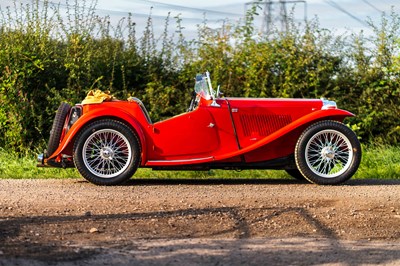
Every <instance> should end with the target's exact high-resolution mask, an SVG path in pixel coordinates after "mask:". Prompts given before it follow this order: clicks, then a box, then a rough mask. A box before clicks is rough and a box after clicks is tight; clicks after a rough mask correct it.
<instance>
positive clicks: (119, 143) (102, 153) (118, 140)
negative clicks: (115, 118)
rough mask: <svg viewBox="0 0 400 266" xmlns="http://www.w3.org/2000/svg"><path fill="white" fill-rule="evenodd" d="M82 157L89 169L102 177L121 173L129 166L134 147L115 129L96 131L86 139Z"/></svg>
mask: <svg viewBox="0 0 400 266" xmlns="http://www.w3.org/2000/svg"><path fill="white" fill-rule="evenodd" d="M82 157H83V161H84V163H85V166H86V167H87V168H88V170H89V171H90V172H91V173H93V174H95V175H97V176H99V177H102V178H111V177H115V176H117V175H119V174H120V173H122V172H123V171H125V169H126V168H127V167H128V165H129V162H130V160H131V157H132V149H131V146H130V145H129V142H128V140H127V138H126V137H125V136H124V135H122V134H121V133H120V132H118V131H116V130H113V129H102V130H99V131H97V132H94V133H93V134H92V135H90V136H89V138H88V139H87V140H86V142H85V144H84V145H83V149H82Z"/></svg>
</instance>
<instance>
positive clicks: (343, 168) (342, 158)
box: [295, 121, 361, 185]
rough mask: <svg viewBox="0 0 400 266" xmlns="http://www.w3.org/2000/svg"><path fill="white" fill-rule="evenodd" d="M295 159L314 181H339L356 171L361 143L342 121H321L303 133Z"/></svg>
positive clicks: (359, 159) (300, 168) (304, 173)
mask: <svg viewBox="0 0 400 266" xmlns="http://www.w3.org/2000/svg"><path fill="white" fill-rule="evenodd" d="M295 160H296V165H297V167H298V169H299V171H300V172H301V173H302V174H303V176H304V177H305V178H306V179H307V180H309V181H311V182H312V183H316V184H321V185H335V184H340V183H342V182H344V181H346V180H348V179H349V178H351V176H353V175H354V173H355V172H356V171H357V169H358V166H359V165H360V161H361V146H360V143H359V141H358V139H357V136H356V135H355V134H354V132H353V131H352V130H350V129H349V128H348V127H346V126H345V125H343V124H342V123H339V122H336V121H322V122H318V123H316V124H313V125H311V126H310V127H308V128H307V129H306V130H305V131H304V132H303V134H302V135H301V136H300V138H299V140H298V142H297V145H296V151H295Z"/></svg>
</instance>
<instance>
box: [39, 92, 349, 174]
mask: <svg viewBox="0 0 400 266" xmlns="http://www.w3.org/2000/svg"><path fill="white" fill-rule="evenodd" d="M216 103H217V104H218V105H219V107H215V106H213V105H212V101H211V100H207V99H205V98H201V99H200V102H199V106H198V107H197V108H196V109H195V110H193V111H191V112H186V113H183V114H180V115H177V116H174V117H172V118H169V119H167V120H164V121H161V122H157V123H151V122H150V121H148V119H147V118H146V116H145V114H144V111H143V110H142V109H141V107H140V106H139V104H138V103H136V102H128V101H112V102H104V103H100V104H90V105H84V106H83V114H82V116H81V117H80V118H79V119H78V120H77V122H75V124H74V125H73V126H72V127H71V129H70V130H69V131H68V132H67V133H66V134H65V136H63V138H62V140H61V143H60V146H59V148H58V149H57V150H56V151H55V152H54V154H52V155H51V156H49V158H47V159H46V160H47V161H48V160H55V161H56V162H59V161H60V160H61V157H62V155H69V156H71V155H72V149H73V145H74V141H75V139H76V137H77V134H79V131H80V130H81V129H82V127H84V126H85V125H87V124H88V123H90V122H91V121H95V120H98V119H103V118H112V119H117V120H119V121H122V122H124V123H126V124H127V125H129V126H130V127H131V128H132V129H133V130H134V131H135V132H136V134H137V135H138V138H139V140H140V144H141V147H142V160H141V166H142V167H162V166H166V167H168V166H179V165H194V164H200V163H209V162H224V163H229V162H231V163H233V162H243V161H245V162H246V163H247V162H248V163H252V162H263V161H267V160H271V159H277V158H282V157H285V156H288V155H291V154H293V152H294V148H295V144H296V142H297V139H298V138H299V136H300V134H301V133H302V131H303V130H304V129H305V128H306V127H307V126H308V125H310V124H311V123H314V122H316V121H319V120H326V119H331V120H338V121H342V120H343V119H344V118H345V117H347V116H353V114H352V113H350V112H347V111H344V110H340V109H336V108H328V109H326V110H321V108H322V101H321V100H304V99H246V98H221V99H217V100H216Z"/></svg>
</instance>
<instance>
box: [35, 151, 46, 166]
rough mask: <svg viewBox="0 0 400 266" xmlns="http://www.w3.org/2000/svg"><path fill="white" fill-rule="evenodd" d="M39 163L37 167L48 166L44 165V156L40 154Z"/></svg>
mask: <svg viewBox="0 0 400 266" xmlns="http://www.w3.org/2000/svg"><path fill="white" fill-rule="evenodd" d="M37 162H38V164H37V165H36V166H37V167H46V165H45V164H44V154H43V153H41V154H38V157H37Z"/></svg>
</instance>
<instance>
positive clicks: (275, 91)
mask: <svg viewBox="0 0 400 266" xmlns="http://www.w3.org/2000/svg"><path fill="white" fill-rule="evenodd" d="M77 3H79V4H80V5H81V6H79V8H77V6H76V4H77ZM67 9H68V14H69V15H68V16H67V17H65V16H62V15H61V11H60V10H59V9H58V8H57V7H54V6H52V5H50V4H49V3H48V2H47V1H44V2H43V1H39V0H34V1H32V2H31V3H30V4H28V5H20V6H19V5H18V4H17V3H15V7H14V8H13V10H11V9H6V8H4V7H2V9H1V15H0V20H1V23H0V25H2V27H0V72H1V75H0V147H3V148H7V149H12V150H14V151H17V152H19V151H23V150H26V149H27V148H28V149H30V148H33V147H38V145H39V147H40V148H43V147H44V146H45V143H46V141H45V140H47V138H48V134H49V130H50V127H51V123H52V120H53V117H54V112H55V110H56V109H57V107H58V105H59V104H60V102H61V101H67V102H69V103H71V104H74V103H77V102H80V101H81V100H82V99H83V98H84V96H85V94H86V93H87V91H88V90H90V89H93V88H99V89H102V90H110V91H111V92H112V93H113V94H114V95H115V96H117V97H119V98H121V99H123V98H126V97H128V96H130V95H132V96H136V97H139V98H141V99H142V100H143V102H144V103H145V105H146V106H147V108H148V110H149V112H150V115H151V116H152V118H153V120H155V121H156V120H161V119H164V118H166V117H170V116H173V115H175V114H178V113H180V112H183V111H184V110H185V109H186V108H187V105H188V101H189V98H190V92H191V90H192V87H193V77H194V76H195V74H196V73H199V72H203V71H205V70H209V71H210V72H211V75H212V79H213V81H214V84H213V85H214V86H216V85H217V83H218V84H221V90H222V91H223V92H224V95H225V96H244V97H301V98H303V97H305V98H319V97H325V98H329V99H332V100H335V101H337V103H338V105H339V107H340V108H343V109H347V110H349V111H352V112H354V113H355V114H356V115H357V117H356V118H352V119H349V120H347V123H348V124H349V125H350V126H351V127H352V128H353V129H354V130H355V131H356V132H357V134H358V135H359V136H360V138H361V140H362V141H363V142H364V143H367V142H373V143H375V142H377V141H378V142H380V143H385V144H392V145H397V144H398V143H399V142H400V126H399V125H400V118H399V117H400V107H399V106H400V103H399V96H400V88H399V80H400V76H399V74H400V61H399V55H398V52H399V42H398V36H400V34H399V33H400V31H399V26H400V19H399V17H398V15H397V14H395V13H394V12H393V13H391V14H389V15H385V14H383V15H382V19H381V23H380V24H379V25H374V24H373V23H370V25H371V28H373V30H374V34H373V35H372V36H368V37H365V36H363V34H362V33H359V34H352V35H350V34H349V35H346V36H336V35H335V34H333V33H332V32H330V31H328V30H326V29H322V28H320V26H319V23H318V21H317V20H313V21H310V22H309V23H308V24H307V25H306V26H304V25H303V26H299V25H297V24H295V23H294V22H293V21H292V23H291V24H289V26H288V28H287V30H286V31H285V32H279V31H274V32H271V33H270V34H269V35H268V36H259V35H258V33H257V29H255V28H254V27H253V23H252V22H253V18H254V16H255V14H256V12H257V7H254V8H253V9H252V10H250V11H249V12H248V13H247V16H246V18H245V19H244V21H243V22H242V23H236V24H230V23H225V24H223V25H222V28H221V29H220V30H218V31H215V30H210V29H209V28H208V26H207V24H206V22H205V23H204V24H202V25H199V26H198V37H197V38H196V39H193V40H188V39H186V38H185V36H184V34H183V31H182V30H183V27H182V26H181V18H179V17H176V18H174V19H175V22H176V24H177V28H175V29H170V28H169V24H170V22H171V18H170V17H166V19H165V31H164V33H163V35H162V36H161V38H155V37H154V33H153V32H152V30H151V29H152V18H151V17H149V18H148V23H147V27H146V30H145V32H144V33H143V34H142V33H140V34H137V33H136V29H135V22H134V19H135V18H134V17H132V16H128V17H127V18H125V19H124V20H122V21H121V22H120V23H119V24H118V25H117V26H115V27H111V26H110V21H109V18H103V17H98V16H97V15H96V13H95V6H91V5H88V4H87V3H86V2H85V1H83V2H82V1H76V2H75V4H74V5H70V6H68V7H67ZM170 32H173V33H170ZM138 36H141V37H140V38H138Z"/></svg>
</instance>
